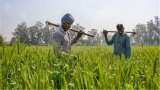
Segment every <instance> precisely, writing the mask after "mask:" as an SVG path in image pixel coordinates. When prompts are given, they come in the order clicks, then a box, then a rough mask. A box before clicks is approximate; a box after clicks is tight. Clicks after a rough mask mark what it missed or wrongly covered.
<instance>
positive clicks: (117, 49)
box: [106, 33, 131, 58]
mask: <svg viewBox="0 0 160 90" xmlns="http://www.w3.org/2000/svg"><path fill="white" fill-rule="evenodd" d="M106 43H107V44H108V45H112V44H114V52H113V53H114V54H115V55H121V54H124V55H125V57H126V58H129V57H130V56H131V47H130V38H129V36H128V35H127V34H125V33H123V34H122V35H120V34H119V33H115V34H114V35H113V37H112V39H111V40H108V38H106Z"/></svg>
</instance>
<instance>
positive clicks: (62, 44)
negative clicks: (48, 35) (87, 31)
mask: <svg viewBox="0 0 160 90" xmlns="http://www.w3.org/2000/svg"><path fill="white" fill-rule="evenodd" d="M52 41H53V42H54V43H56V44H57V45H58V49H59V50H60V51H64V52H68V51H70V50H71V45H72V44H73V43H75V42H76V41H77V40H76V38H74V39H73V38H71V33H70V32H69V30H68V31H64V30H63V28H62V27H59V28H58V29H57V30H56V31H55V32H53V35H52Z"/></svg>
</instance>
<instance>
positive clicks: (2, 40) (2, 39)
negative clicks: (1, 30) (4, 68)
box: [0, 35, 4, 45]
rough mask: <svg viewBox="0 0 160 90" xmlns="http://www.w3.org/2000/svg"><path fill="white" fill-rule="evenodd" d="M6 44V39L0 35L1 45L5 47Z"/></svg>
mask: <svg viewBox="0 0 160 90" xmlns="http://www.w3.org/2000/svg"><path fill="white" fill-rule="evenodd" d="M3 43H4V38H3V37H2V36H1V35H0V45H3Z"/></svg>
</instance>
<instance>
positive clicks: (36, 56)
mask: <svg viewBox="0 0 160 90" xmlns="http://www.w3.org/2000/svg"><path fill="white" fill-rule="evenodd" d="M159 52H160V48H159V46H144V47H139V46H134V47H133V48H132V56H131V58H130V59H128V60H126V59H125V58H123V57H122V58H121V59H120V58H119V57H116V56H113V55H112V48H111V47H108V46H74V47H73V48H72V51H71V52H70V53H69V54H66V53H63V54H58V53H56V51H55V49H54V48H53V47H52V46H27V45H19V44H17V45H14V46H1V47H0V68H1V69H0V89H27V90H28V89H45V90H47V89H49V90H50V89H51V90H52V89H128V90H133V89H160V56H159Z"/></svg>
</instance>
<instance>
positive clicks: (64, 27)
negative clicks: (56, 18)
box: [62, 22, 71, 31]
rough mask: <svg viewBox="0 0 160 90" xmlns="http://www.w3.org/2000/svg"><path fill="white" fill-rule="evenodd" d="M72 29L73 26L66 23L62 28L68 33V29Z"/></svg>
mask: <svg viewBox="0 0 160 90" xmlns="http://www.w3.org/2000/svg"><path fill="white" fill-rule="evenodd" d="M70 27H71V24H69V23H67V22H65V23H62V28H63V29H64V31H67V30H68V29H70Z"/></svg>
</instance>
